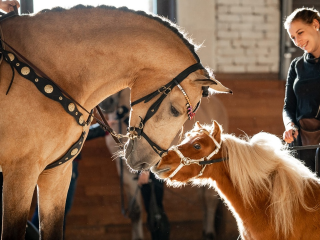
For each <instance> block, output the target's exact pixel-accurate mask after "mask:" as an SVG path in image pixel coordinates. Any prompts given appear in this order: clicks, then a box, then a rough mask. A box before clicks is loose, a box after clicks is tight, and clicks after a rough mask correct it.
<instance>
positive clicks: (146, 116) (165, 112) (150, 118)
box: [124, 68, 232, 170]
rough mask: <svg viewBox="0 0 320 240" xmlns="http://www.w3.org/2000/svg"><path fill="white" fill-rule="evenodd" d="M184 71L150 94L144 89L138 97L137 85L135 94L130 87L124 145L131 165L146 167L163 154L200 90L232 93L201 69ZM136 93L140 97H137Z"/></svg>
mask: <svg viewBox="0 0 320 240" xmlns="http://www.w3.org/2000/svg"><path fill="white" fill-rule="evenodd" d="M188 69H189V68H187V69H186V70H188ZM186 70H185V71H186ZM185 71H183V72H182V73H180V74H179V75H178V76H177V77H176V78H174V79H173V80H172V81H171V82H169V84H166V85H165V86H162V87H158V89H157V90H156V91H154V92H152V93H151V94H150V90H149V91H145V93H144V94H143V95H144V97H142V98H141V89H140V95H139V94H137V92H138V91H139V90H138V89H134V88H132V89H131V99H132V101H133V102H132V103H131V105H132V108H131V115H130V126H131V127H130V128H129V135H130V136H131V139H129V140H128V141H127V143H126V144H125V148H124V154H125V158H126V159H127V163H128V165H129V166H130V167H131V168H133V169H135V170H142V169H149V168H150V167H152V166H153V165H155V164H156V163H157V162H158V161H159V159H160V158H161V157H162V156H163V155H164V154H166V152H167V149H168V148H169V146H170V144H171V142H172V141H173V139H174V137H175V136H176V135H177V133H178V132H179V130H180V129H181V127H182V126H183V124H184V123H185V121H186V120H187V119H188V118H189V119H191V118H192V117H193V115H194V114H195V110H196V108H197V107H198V106H199V104H200V100H201V97H202V94H203V91H207V89H208V87H210V88H212V89H213V90H215V91H216V92H223V93H232V91H231V90H230V89H228V88H226V87H224V86H223V85H222V84H221V83H220V82H218V81H217V80H215V79H214V78H213V77H209V76H208V74H207V73H206V71H205V70H203V69H198V70H197V69H195V70H193V71H192V72H191V73H190V72H186V73H184V72H185ZM180 76H182V77H180ZM179 78H181V79H179ZM175 79H177V80H178V82H179V84H177V82H176V81H175ZM180 83H181V84H180ZM142 92H143V91H142ZM136 95H138V96H139V97H140V98H138V100H137V97H135V96H136Z"/></svg>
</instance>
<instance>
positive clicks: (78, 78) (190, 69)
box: [0, 5, 230, 240]
mask: <svg viewBox="0 0 320 240" xmlns="http://www.w3.org/2000/svg"><path fill="white" fill-rule="evenodd" d="M0 26H1V31H0V32H1V39H2V42H3V44H2V47H1V49H0V50H1V52H2V55H3V56H4V60H5V61H2V62H1V66H0V71H1V72H0V79H1V81H0V109H1V119H0V146H1V147H0V165H1V167H2V170H3V177H4V183H3V226H2V227H3V231H2V238H3V239H23V238H24V233H25V226H26V221H27V217H28V212H29V209H30V203H31V199H32V195H33V190H34V187H35V186H36V184H37V190H38V203H39V211H40V214H39V216H40V232H41V238H42V239H55V240H56V239H62V222H63V213H64V206H65V199H66V194H67V191H68V184H69V182H70V176H71V167H72V166H71V161H68V160H72V159H73V158H74V157H75V156H76V155H77V153H78V152H79V151H80V149H81V147H82V144H83V141H84V140H85V137H86V134H87V132H88V128H89V125H90V120H91V118H92V117H90V116H89V114H88V112H89V111H88V110H86V111H85V110H84V109H93V108H94V107H95V106H96V105H97V104H98V103H99V102H101V101H102V100H103V99H105V98H106V97H108V96H109V95H111V94H113V93H116V92H118V91H119V90H121V89H124V88H126V87H130V88H131V102H132V104H133V105H134V106H133V107H132V108H131V114H130V126H131V128H130V129H129V130H130V137H131V138H130V139H129V140H128V142H127V143H126V145H125V146H124V154H125V156H126V158H127V163H128V164H129V165H130V166H131V167H132V168H134V169H137V170H141V169H146V168H149V167H150V166H152V164H155V163H156V162H158V160H159V155H161V153H163V152H165V150H163V149H167V148H168V147H169V146H170V143H171V142H172V140H173V138H174V136H175V135H176V134H177V132H178V131H179V129H180V128H181V126H182V125H183V123H184V122H185V121H186V120H187V119H188V117H190V118H191V117H192V115H193V114H194V110H195V106H197V104H198V103H199V101H200V99H201V95H202V94H206V93H207V90H208V89H207V87H209V86H210V87H212V88H214V89H215V90H216V91H220V92H230V90H229V89H227V88H225V87H224V86H222V85H221V84H220V83H219V82H218V81H216V80H215V79H214V78H213V77H212V76H210V73H209V72H208V71H207V70H206V69H204V68H203V67H202V65H201V63H200V60H199V58H198V56H197V55H196V53H195V47H194V45H193V44H192V43H191V42H189V41H188V39H187V38H186V37H185V36H184V35H183V34H182V33H181V32H180V31H179V30H178V29H177V27H176V26H174V25H173V24H171V23H170V22H168V21H166V20H164V19H161V18H159V17H156V16H152V15H148V14H146V13H143V12H134V11H131V10H128V9H126V8H121V9H116V8H113V7H106V6H100V7H97V8H93V7H84V6H82V5H80V6H77V7H74V8H72V9H70V10H64V9H61V8H56V9H53V10H51V11H50V10H48V11H44V12H40V13H38V14H35V15H34V16H21V17H18V16H13V17H11V18H7V19H5V20H3V21H2V22H1V24H0ZM4 41H5V43H4ZM32 66H33V67H32ZM14 73H15V74H14ZM49 78H51V79H53V80H54V81H55V83H54V82H52V81H51V80H49ZM58 86H59V87H58ZM175 86H177V87H175ZM60 89H62V90H60ZM6 94H7V95H6ZM146 94H149V95H147V96H146V97H145V98H143V96H144V95H146ZM141 98H142V100H141ZM73 99H76V100H73ZM139 99H140V100H139ZM140 101H141V102H140ZM142 101H143V102H142ZM186 103H188V104H189V106H188V109H187V108H186ZM80 105H82V107H83V108H84V109H83V108H82V107H80ZM191 106H193V107H191ZM148 109H149V110H148ZM153 136H157V139H155V137H153ZM146 139H147V140H148V141H147V140H146ZM153 141H155V142H153ZM150 144H151V147H150ZM161 148H162V149H161ZM155 151H157V152H159V154H156V152H155ZM55 166H56V167H55Z"/></svg>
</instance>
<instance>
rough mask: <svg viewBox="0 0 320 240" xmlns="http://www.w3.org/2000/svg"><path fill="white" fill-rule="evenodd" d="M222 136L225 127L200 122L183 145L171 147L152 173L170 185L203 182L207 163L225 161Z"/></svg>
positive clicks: (153, 168) (188, 134) (187, 135)
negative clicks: (222, 154)
mask: <svg viewBox="0 0 320 240" xmlns="http://www.w3.org/2000/svg"><path fill="white" fill-rule="evenodd" d="M221 134H222V128H221V126H220V125H219V124H218V123H217V122H216V121H214V123H213V124H212V126H202V125H201V124H200V123H199V122H196V124H195V127H194V128H193V129H192V130H191V131H190V132H187V133H186V136H185V139H184V140H183V141H182V143H181V144H180V145H178V146H173V147H171V148H170V149H169V152H168V154H167V155H166V156H164V157H163V158H162V159H161V160H160V162H159V163H158V164H157V165H155V166H154V167H152V172H154V173H155V174H156V175H157V176H158V177H159V178H162V179H166V180H167V181H168V183H169V184H170V182H171V183H174V184H176V185H180V184H184V183H186V182H188V181H190V180H194V179H201V178H202V174H203V171H204V170H205V168H206V166H207V164H213V163H215V162H221V161H223V160H225V159H223V158H221Z"/></svg>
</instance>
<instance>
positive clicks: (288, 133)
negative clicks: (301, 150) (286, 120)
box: [283, 123, 299, 143]
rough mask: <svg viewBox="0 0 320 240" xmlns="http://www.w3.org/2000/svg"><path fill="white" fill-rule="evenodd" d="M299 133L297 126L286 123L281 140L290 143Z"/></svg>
mask: <svg viewBox="0 0 320 240" xmlns="http://www.w3.org/2000/svg"><path fill="white" fill-rule="evenodd" d="M298 135H299V132H298V129H297V127H296V126H295V125H294V124H293V123H292V124H288V126H287V127H286V130H285V131H284V133H283V140H284V141H285V142H286V143H292V142H293V141H294V139H295V138H297V137H298Z"/></svg>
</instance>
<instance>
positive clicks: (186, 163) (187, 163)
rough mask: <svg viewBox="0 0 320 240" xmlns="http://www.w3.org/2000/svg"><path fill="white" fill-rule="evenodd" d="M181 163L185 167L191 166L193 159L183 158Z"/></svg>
mask: <svg viewBox="0 0 320 240" xmlns="http://www.w3.org/2000/svg"><path fill="white" fill-rule="evenodd" d="M181 163H182V164H183V165H185V166H187V165H190V164H191V163H192V162H191V159H190V158H189V157H183V158H181Z"/></svg>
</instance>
